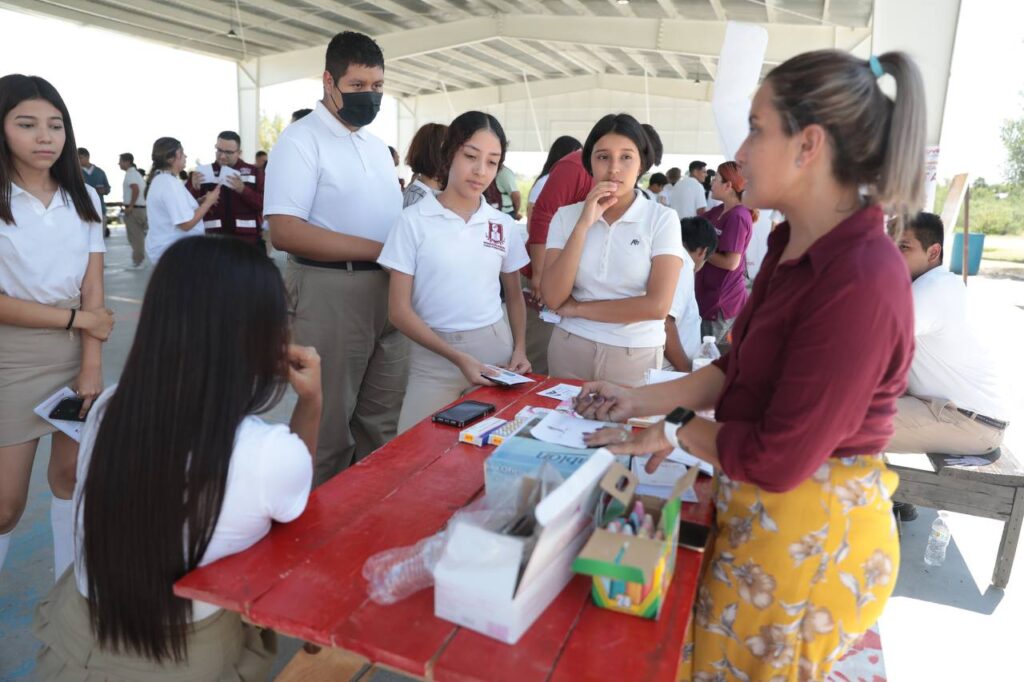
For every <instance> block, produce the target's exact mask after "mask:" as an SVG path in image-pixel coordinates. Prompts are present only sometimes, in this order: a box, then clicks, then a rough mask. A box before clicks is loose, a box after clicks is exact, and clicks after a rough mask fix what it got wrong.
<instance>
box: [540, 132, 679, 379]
mask: <svg viewBox="0 0 1024 682" xmlns="http://www.w3.org/2000/svg"><path fill="white" fill-rule="evenodd" d="M656 158H657V150H656V149H655V146H654V144H652V142H651V139H650V136H649V135H648V133H647V131H645V130H644V129H643V127H642V126H641V125H640V123H639V122H638V121H637V120H636V119H635V118H633V117H632V116H630V115H629V114H608V115H607V116H605V117H604V118H602V119H601V120H600V121H598V122H597V123H596V124H595V125H594V127H593V129H592V130H591V131H590V134H589V135H588V136H587V141H586V142H585V143H584V145H583V166H584V168H586V170H587V172H588V173H590V175H591V176H592V177H593V178H594V181H595V183H596V184H595V185H594V188H593V189H592V190H591V191H590V193H589V194H588V195H587V198H586V200H584V201H581V202H579V203H577V204H572V205H570V206H564V207H562V208H560V209H558V212H557V213H555V215H554V217H553V218H552V219H551V226H550V228H549V230H548V239H547V250H546V252H545V253H546V255H545V256H544V276H543V277H542V278H541V292H542V294H543V297H544V302H545V303H546V304H547V305H548V306H550V307H551V308H554V309H555V310H556V311H557V312H558V314H559V315H561V316H562V320H561V322H559V323H558V326H557V328H556V329H555V330H554V332H553V333H552V334H551V341H550V343H549V344H548V368H549V370H550V373H551V374H552V375H553V376H559V377H569V378H574V379H583V380H587V381H589V380H592V379H608V380H610V381H616V382H620V383H624V384H628V385H633V386H639V385H640V384H642V383H643V382H644V375H645V373H646V371H647V370H648V369H659V368H660V367H661V363H662V359H663V356H664V350H665V338H666V337H665V317H666V316H667V315H668V312H669V309H670V308H671V305H672V298H673V296H674V294H675V289H676V283H677V282H678V281H679V271H680V269H681V268H682V266H683V258H684V257H685V254H684V252H683V240H682V236H681V234H680V231H679V218H678V217H677V216H676V215H675V213H674V212H673V211H672V209H670V208H667V207H666V206H662V205H661V204H659V203H657V202H654V201H648V200H647V199H646V198H645V197H644V196H643V194H641V192H640V190H639V189H637V186H636V183H637V179H638V178H640V176H642V175H643V174H644V173H646V172H647V171H648V170H650V168H651V166H652V165H653V164H654V162H655V159H656Z"/></svg>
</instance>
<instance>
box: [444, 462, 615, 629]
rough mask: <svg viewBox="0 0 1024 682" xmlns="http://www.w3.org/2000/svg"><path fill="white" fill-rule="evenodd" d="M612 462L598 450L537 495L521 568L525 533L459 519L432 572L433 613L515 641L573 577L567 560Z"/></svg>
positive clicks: (578, 544) (584, 533)
mask: <svg viewBox="0 0 1024 682" xmlns="http://www.w3.org/2000/svg"><path fill="white" fill-rule="evenodd" d="M613 461H615V458H614V456H613V455H612V454H611V453H610V452H608V451H607V450H605V449H601V450H598V451H597V452H595V453H594V454H593V455H592V456H591V457H590V459H589V460H588V461H587V462H586V463H585V464H584V465H583V466H581V467H580V468H579V469H578V470H576V472H575V473H574V474H573V475H572V476H570V477H569V479H568V480H566V481H565V482H564V483H562V485H560V486H558V487H557V488H556V489H555V490H554V491H552V492H551V493H550V494H548V496H547V497H545V498H544V499H543V500H541V501H540V503H539V504H538V505H537V506H536V508H535V510H534V514H535V516H536V520H537V531H536V533H537V537H536V545H535V546H534V549H533V553H532V554H531V555H530V558H529V560H528V561H527V563H526V567H525V569H523V570H522V571H521V570H520V567H521V566H522V562H523V553H524V552H525V551H527V550H526V546H527V543H528V541H529V540H530V538H521V537H512V536H509V535H502V534H500V533H496V532H493V531H490V530H487V529H484V528H480V527H479V526H475V525H471V524H469V523H465V522H459V521H456V522H455V524H454V526H453V528H452V529H451V531H450V536H449V538H448V542H447V543H446V545H445V549H444V553H443V554H442V555H441V559H440V561H439V562H438V564H437V567H436V568H435V570H434V614H435V615H436V616H437V617H438V618H444V619H446V620H450V621H452V622H454V623H458V624H459V625H461V626H463V627H467V628H469V629H471V630H475V631H477V632H479V633H481V634H484V635H487V636H488V637H493V638H494V639H497V640H500V641H502V642H505V643H507V644H515V643H516V642H517V641H519V638H520V637H522V636H523V633H525V632H526V631H527V630H528V629H529V628H530V626H531V625H533V622H534V621H535V620H537V618H538V617H539V616H540V614H541V613H543V612H544V609H546V608H547V607H548V605H549V604H551V602H552V601H554V599H555V597H557V596H558V594H559V593H560V592H561V591H562V589H563V588H564V587H565V586H566V585H567V584H568V582H569V581H570V580H571V579H572V577H573V571H572V562H573V560H574V559H575V558H576V555H577V554H578V553H579V551H580V549H581V548H582V547H583V545H584V544H585V543H586V541H587V539H589V538H590V534H591V532H592V531H593V519H594V510H595V508H596V506H597V500H598V495H599V493H600V486H599V484H600V482H601V478H602V477H603V476H604V474H605V472H606V471H607V470H608V468H609V467H610V466H611V464H612V462H613ZM520 575H521V576H522V577H520Z"/></svg>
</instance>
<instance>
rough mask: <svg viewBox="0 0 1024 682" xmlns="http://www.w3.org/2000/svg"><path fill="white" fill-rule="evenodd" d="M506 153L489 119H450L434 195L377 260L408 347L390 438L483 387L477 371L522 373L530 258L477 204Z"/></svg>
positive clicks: (509, 228) (512, 232) (492, 212)
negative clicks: (522, 277)
mask: <svg viewBox="0 0 1024 682" xmlns="http://www.w3.org/2000/svg"><path fill="white" fill-rule="evenodd" d="M507 148H508V142H507V141H506V139H505V132H504V131H503V130H502V128H501V124H499V123H498V120H497V119H496V118H494V117H493V116H491V115H490V114H485V113H482V112H479V111H467V112H466V113H464V114H461V115H460V116H458V117H456V119H455V120H454V121H452V123H451V125H450V126H449V127H448V133H447V135H446V136H445V140H444V146H443V147H442V156H443V158H444V167H443V168H442V171H443V174H442V177H444V178H445V186H444V190H443V191H442V192H441V193H440V194H439V195H438V196H437V198H436V199H435V198H434V197H433V196H427V197H424V198H423V199H421V200H420V201H419V202H417V203H416V204H414V205H412V206H410V207H409V208H407V209H405V210H404V211H402V216H401V218H399V220H398V222H397V223H396V224H395V227H394V229H393V230H391V233H390V234H389V235H388V239H387V241H386V242H385V243H384V249H383V250H382V251H381V254H380V258H378V259H377V262H379V263H380V264H381V265H383V266H384V267H386V268H388V269H389V270H390V271H391V293H390V296H389V298H388V312H389V316H390V318H391V322H392V324H394V325H395V327H397V328H398V329H399V330H400V331H401V332H402V333H404V334H405V335H406V336H408V337H409V338H410V339H411V340H412V341H413V342H414V344H413V345H412V347H411V348H410V351H409V356H410V357H409V385H408V388H407V389H406V392H405V400H404V402H403V403H402V412H401V414H400V416H399V418H398V431H399V432H400V433H401V432H402V431H405V430H406V429H408V428H409V427H410V426H413V425H414V424H416V422H418V421H420V420H421V419H423V418H424V417H426V416H427V415H429V414H430V413H432V412H434V411H435V410H437V409H438V408H441V407H444V406H445V405H447V404H448V403H450V402H452V401H453V400H455V399H457V398H458V397H459V396H461V395H464V394H466V393H468V392H469V391H471V390H473V389H475V388H476V387H477V386H491V385H493V384H492V382H491V381H490V380H488V378H487V375H489V374H492V373H493V371H492V370H489V369H487V367H486V366H485V365H488V364H490V365H497V366H502V367H508V368H509V369H511V370H512V371H513V372H528V371H530V363H529V361H528V360H527V359H526V350H525V344H526V339H525V337H526V302H525V300H524V299H523V292H522V289H521V288H520V287H519V273H518V270H519V268H521V267H523V266H524V265H526V263H528V262H529V260H530V259H529V256H527V255H526V247H525V246H524V245H523V239H522V237H521V236H520V234H519V230H518V229H517V228H516V225H515V223H514V222H513V221H512V219H511V218H510V217H509V216H508V215H506V214H504V213H502V212H501V211H499V210H498V209H496V208H493V207H492V206H489V205H488V204H487V201H486V200H485V199H484V198H483V197H482V195H483V192H484V189H486V188H487V186H488V185H490V184H491V181H493V180H494V176H495V175H496V174H497V172H498V168H500V167H501V164H502V162H503V161H504V160H505V151H506V149H507ZM502 285H504V287H505V293H506V297H507V298H506V304H507V305H508V321H506V320H505V317H504V313H503V311H502V308H501V296H500V291H501V286H502ZM509 322H511V329H510V328H509Z"/></svg>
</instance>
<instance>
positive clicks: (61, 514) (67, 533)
mask: <svg viewBox="0 0 1024 682" xmlns="http://www.w3.org/2000/svg"><path fill="white" fill-rule="evenodd" d="M73 525H74V503H73V502H72V501H71V500H62V499H60V498H59V497H54V498H53V499H52V500H51V501H50V526H52V527H53V580H54V582H56V581H57V580H60V577H61V576H62V575H63V574H64V571H65V570H66V569H67V567H68V566H70V565H71V562H72V561H73V560H74V558H75V539H74V528H73Z"/></svg>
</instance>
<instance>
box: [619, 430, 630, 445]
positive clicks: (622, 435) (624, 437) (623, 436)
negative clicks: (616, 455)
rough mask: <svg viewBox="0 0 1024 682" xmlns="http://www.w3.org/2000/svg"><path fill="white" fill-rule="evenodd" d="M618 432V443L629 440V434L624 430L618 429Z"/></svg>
mask: <svg viewBox="0 0 1024 682" xmlns="http://www.w3.org/2000/svg"><path fill="white" fill-rule="evenodd" d="M619 434H620V435H619V442H620V443H625V442H626V441H627V440H629V434H628V433H626V432H625V431H619Z"/></svg>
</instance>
